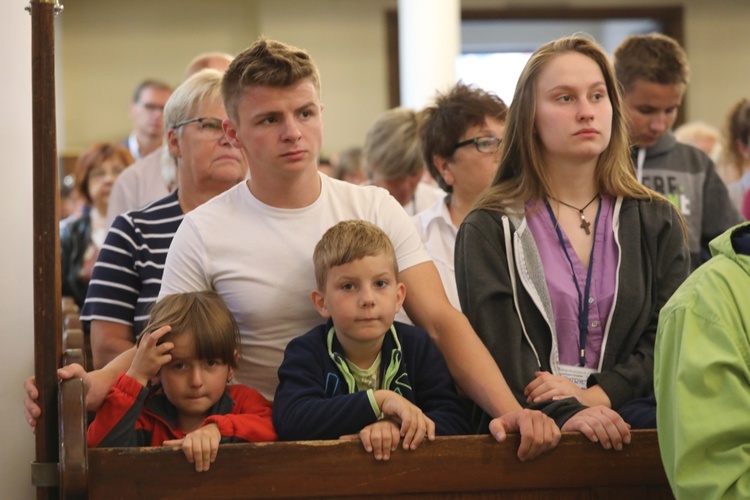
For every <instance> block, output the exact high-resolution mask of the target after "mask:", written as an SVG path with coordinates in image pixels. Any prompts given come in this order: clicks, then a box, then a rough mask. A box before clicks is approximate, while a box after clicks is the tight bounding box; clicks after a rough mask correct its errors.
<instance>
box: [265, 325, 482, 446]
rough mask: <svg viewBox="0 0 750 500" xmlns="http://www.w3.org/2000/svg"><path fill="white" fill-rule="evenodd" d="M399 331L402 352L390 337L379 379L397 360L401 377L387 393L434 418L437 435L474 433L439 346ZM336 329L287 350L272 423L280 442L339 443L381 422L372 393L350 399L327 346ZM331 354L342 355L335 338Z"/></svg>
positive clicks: (321, 330) (419, 334)
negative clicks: (345, 436) (374, 405)
mask: <svg viewBox="0 0 750 500" xmlns="http://www.w3.org/2000/svg"><path fill="white" fill-rule="evenodd" d="M394 326H395V327H396V332H397V335H398V340H399V342H400V343H401V353H400V354H395V355H394V354H393V352H394V350H397V345H396V342H395V340H394V338H393V335H392V334H391V332H387V333H386V335H385V338H384V340H383V347H382V350H381V367H380V370H381V377H380V380H383V379H384V377H383V374H384V373H385V370H386V369H387V368H388V366H389V364H390V363H391V360H392V359H394V356H395V357H396V358H400V366H399V368H398V372H397V374H396V376H395V377H394V378H393V380H392V381H391V383H390V386H389V387H388V388H387V389H390V390H394V391H396V392H398V393H400V394H401V395H402V396H403V397H404V398H406V399H407V400H409V401H410V402H412V403H414V404H415V405H416V406H418V407H419V408H420V409H421V410H422V411H423V412H424V413H425V415H427V417H429V418H430V419H432V420H433V421H434V422H435V434H436V435H457V434H468V433H470V426H469V421H468V416H467V411H466V407H465V405H464V403H463V402H462V401H461V399H460V398H459V397H458V394H457V393H456V389H455V385H454V382H453V378H452V377H451V375H450V372H449V371H448V367H447V366H446V364H445V360H444V359H443V356H442V355H441V354H440V351H438V348H437V346H436V345H435V343H434V342H433V341H432V339H430V337H429V335H428V334H427V332H425V331H424V330H422V329H420V328H417V327H413V326H410V325H406V324H403V323H399V322H395V323H394ZM331 327H332V323H331V321H330V320H329V321H328V322H327V323H326V324H325V325H320V326H318V327H316V328H313V329H312V330H310V331H309V332H308V333H306V334H305V335H303V336H301V337H297V338H296V339H294V340H292V341H291V342H290V343H289V345H287V348H286V351H285V352H284V361H283V362H282V363H281V366H280V367H279V386H278V388H277V389H276V396H275V397H274V404H273V424H274V427H275V428H276V432H277V433H278V435H279V439H281V440H287V441H289V440H304V439H338V438H339V437H340V436H343V435H346V434H357V433H359V431H361V430H362V429H363V428H364V427H366V426H368V425H370V424H372V423H375V422H376V421H377V420H378V415H377V414H376V413H375V411H374V409H373V408H372V405H371V404H370V400H369V398H368V396H367V391H357V392H353V393H351V394H350V393H349V386H348V384H347V382H346V380H345V377H344V375H343V374H342V372H341V371H340V369H339V368H338V366H337V365H336V363H334V361H333V359H332V358H331V355H330V354H329V351H328V346H327V335H328V332H329V330H330V329H331ZM332 350H333V353H334V355H335V354H338V355H340V356H343V354H342V353H343V351H342V348H341V344H339V342H338V340H337V339H336V338H335V336H334V339H333V345H332Z"/></svg>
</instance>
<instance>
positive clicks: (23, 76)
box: [0, 0, 35, 499]
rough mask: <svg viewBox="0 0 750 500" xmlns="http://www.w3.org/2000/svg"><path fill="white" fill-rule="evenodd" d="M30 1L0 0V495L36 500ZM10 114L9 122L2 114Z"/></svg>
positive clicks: (0, 496)
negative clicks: (28, 393)
mask: <svg viewBox="0 0 750 500" xmlns="http://www.w3.org/2000/svg"><path fill="white" fill-rule="evenodd" d="M27 3H28V2H27V1H25V0H23V1H22V0H13V1H2V2H0V67H3V68H10V69H11V71H6V72H5V75H4V77H3V83H2V89H3V92H2V94H1V95H0V109H2V110H3V113H4V114H5V116H6V119H5V120H2V122H0V151H2V152H3V161H4V166H3V168H2V169H0V185H2V186H3V187H4V189H3V196H0V214H2V215H0V221H1V222H0V233H1V234H3V235H6V237H5V238H4V239H3V245H2V253H1V254H0V255H2V259H0V276H2V277H3V286H2V287H0V336H1V337H2V350H1V351H0V353H1V354H0V402H1V403H0V423H2V425H0V443H2V446H1V447H0V450H2V451H0V498H14V499H23V498H33V497H34V492H35V490H34V489H33V488H32V487H31V465H30V464H31V462H32V460H34V439H33V436H32V434H31V432H30V430H29V427H28V425H27V424H26V422H25V421H24V418H23V410H22V407H21V398H22V397H23V390H22V388H21V386H22V383H23V379H25V378H26V377H28V376H29V375H31V374H32V373H33V371H34V357H33V356H34V310H33V296H32V280H33V274H32V273H33V271H34V269H33V263H32V257H31V256H32V242H33V239H32V220H31V214H32V209H31V205H32V201H31V199H32V198H31V196H32V195H31V192H32V191H31V21H30V17H29V15H28V14H27V13H26V12H24V10H23V8H24V7H25V6H26V4H27ZM7 117H12V119H7Z"/></svg>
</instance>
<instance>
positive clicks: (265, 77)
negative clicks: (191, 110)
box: [221, 37, 320, 121]
mask: <svg viewBox="0 0 750 500" xmlns="http://www.w3.org/2000/svg"><path fill="white" fill-rule="evenodd" d="M306 78H309V79H310V80H311V81H312V83H313V85H314V86H315V88H316V89H317V91H318V92H320V74H319V73H318V68H317V67H316V66H315V63H314V62H313V60H312V58H311V57H310V54H308V53H307V52H305V51H304V50H302V49H298V48H297V47H293V46H291V45H288V44H286V43H283V42H278V41H276V40H269V39H267V38H264V37H261V38H259V39H258V40H257V41H256V42H255V43H254V44H252V45H251V46H250V47H248V48H247V49H245V50H244V51H242V52H241V53H240V54H239V55H238V56H237V57H235V58H234V60H233V61H232V63H231V64H230V65H229V69H227V71H226V73H225V74H224V79H223V81H222V83H221V95H222V96H223V98H224V107H225V108H226V110H227V115H229V117H230V118H231V119H232V120H235V121H236V120H238V113H237V112H238V108H239V103H240V99H241V98H242V94H243V93H244V91H245V89H246V88H248V87H254V86H258V85H268V86H270V87H289V86H290V85H294V84H296V83H298V82H300V81H301V80H304V79H306Z"/></svg>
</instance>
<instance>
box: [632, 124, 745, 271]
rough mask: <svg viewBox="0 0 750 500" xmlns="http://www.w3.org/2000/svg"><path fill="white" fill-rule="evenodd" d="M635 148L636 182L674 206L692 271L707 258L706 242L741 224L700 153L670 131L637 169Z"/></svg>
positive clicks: (707, 161) (714, 170) (740, 217)
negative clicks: (684, 226) (682, 224)
mask: <svg viewBox="0 0 750 500" xmlns="http://www.w3.org/2000/svg"><path fill="white" fill-rule="evenodd" d="M638 159H639V155H638V148H633V163H634V165H635V168H636V172H637V173H638V174H641V171H642V177H641V175H639V180H640V181H641V182H642V183H643V184H644V185H645V186H647V187H649V188H651V189H653V190H654V191H657V192H659V193H661V194H663V195H664V196H666V197H667V198H669V200H671V201H672V203H674V205H675V206H676V207H677V209H678V210H679V211H680V213H681V214H682V216H683V217H684V218H685V222H686V223H687V227H688V235H689V243H690V245H689V246H690V260H691V264H690V266H691V269H693V270H694V269H695V268H697V267H698V266H699V265H700V264H702V263H703V262H704V261H705V260H707V259H708V258H709V257H710V253H709V252H708V242H709V241H711V240H712V239H714V238H715V237H717V236H719V235H720V234H722V233H723V232H724V231H726V230H727V229H729V228H730V227H732V226H734V225H736V224H739V223H740V222H742V221H743V218H742V216H740V214H739V213H738V212H737V209H736V208H735V207H734V205H732V202H731V201H730V199H729V193H728V192H727V188H726V186H725V185H724V182H723V181H722V180H721V178H720V177H719V175H718V174H717V173H716V168H715V167H714V164H713V162H712V161H711V159H710V158H709V157H708V156H707V155H706V154H705V153H703V151H701V150H699V149H697V148H694V147H692V146H688V145H687V144H682V143H680V142H677V140H676V139H675V138H674V135H673V134H672V133H671V132H667V133H666V134H664V136H663V137H662V138H661V139H659V141H658V142H657V143H656V144H654V145H653V146H651V147H650V148H646V154H645V161H643V164H642V166H639V161H638Z"/></svg>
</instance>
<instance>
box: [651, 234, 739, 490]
mask: <svg viewBox="0 0 750 500" xmlns="http://www.w3.org/2000/svg"><path fill="white" fill-rule="evenodd" d="M710 248H711V253H712V255H713V258H711V259H710V260H709V261H708V262H707V263H705V264H704V265H702V266H701V267H699V268H698V269H697V270H696V271H695V272H694V273H693V274H692V275H691V276H690V277H689V278H688V279H687V280H686V281H685V283H683V285H682V286H681V287H680V288H679V289H678V290H677V291H676V292H675V294H674V295H673V296H672V298H671V299H670V300H669V301H668V302H667V304H666V305H665V306H664V308H663V309H662V310H661V315H660V317H659V326H658V331H657V337H656V348H655V349H656V350H655V368H654V384H655V389H656V399H657V402H658V404H657V424H658V429H659V444H660V446H661V455H662V460H663V462H664V468H665V470H666V473H667V477H668V478H669V482H670V484H671V486H672V491H673V492H674V494H675V496H676V497H677V498H678V499H682V498H695V499H701V500H703V499H711V498H750V223H744V224H741V225H739V226H736V227H734V228H732V229H730V230H728V231H726V232H725V233H724V234H722V235H721V236H719V237H717V238H716V239H714V240H713V241H712V242H711V244H710Z"/></svg>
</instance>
